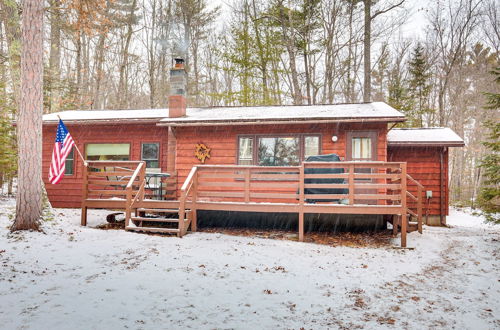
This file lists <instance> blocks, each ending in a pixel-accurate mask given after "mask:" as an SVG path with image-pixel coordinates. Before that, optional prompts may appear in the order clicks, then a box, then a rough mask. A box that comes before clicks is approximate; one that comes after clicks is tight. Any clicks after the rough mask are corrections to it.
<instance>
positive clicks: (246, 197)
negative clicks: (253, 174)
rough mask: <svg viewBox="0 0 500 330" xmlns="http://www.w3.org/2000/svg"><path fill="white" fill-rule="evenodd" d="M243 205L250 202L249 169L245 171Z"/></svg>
mask: <svg viewBox="0 0 500 330" xmlns="http://www.w3.org/2000/svg"><path fill="white" fill-rule="evenodd" d="M244 195H245V203H248V202H250V169H249V168H247V169H245V193H244Z"/></svg>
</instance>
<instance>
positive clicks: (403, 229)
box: [401, 214, 408, 247]
mask: <svg viewBox="0 0 500 330" xmlns="http://www.w3.org/2000/svg"><path fill="white" fill-rule="evenodd" d="M407 223H408V215H407V214H403V215H402V216H401V247H406V234H407Z"/></svg>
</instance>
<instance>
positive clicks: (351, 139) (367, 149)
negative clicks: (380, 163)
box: [346, 131, 377, 161]
mask: <svg viewBox="0 0 500 330" xmlns="http://www.w3.org/2000/svg"><path fill="white" fill-rule="evenodd" d="M346 158H347V160H360V161H369V160H377V132H376V131H348V132H347V143H346Z"/></svg>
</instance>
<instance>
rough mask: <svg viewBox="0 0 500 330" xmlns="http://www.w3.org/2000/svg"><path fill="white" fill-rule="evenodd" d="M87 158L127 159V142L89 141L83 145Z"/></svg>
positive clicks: (128, 153)
mask: <svg viewBox="0 0 500 330" xmlns="http://www.w3.org/2000/svg"><path fill="white" fill-rule="evenodd" d="M85 155H86V157H87V159H88V160H129V159H130V144H129V143H90V144H87V145H86V146H85Z"/></svg>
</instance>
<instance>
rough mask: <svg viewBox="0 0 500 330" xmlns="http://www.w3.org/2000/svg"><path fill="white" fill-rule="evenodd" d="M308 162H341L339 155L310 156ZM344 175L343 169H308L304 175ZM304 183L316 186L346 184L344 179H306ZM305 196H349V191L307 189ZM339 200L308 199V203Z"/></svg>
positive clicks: (336, 200)
mask: <svg viewBox="0 0 500 330" xmlns="http://www.w3.org/2000/svg"><path fill="white" fill-rule="evenodd" d="M306 162H340V157H339V156H338V155H337V154H328V155H317V156H309V157H307V159H306ZM332 173H344V169H343V168H306V169H304V174H332ZM304 183H315V184H332V183H345V180H344V179H304ZM304 193H305V194H315V195H319V194H339V195H340V194H348V193H349V189H344V188H306V189H304ZM338 201H339V200H338V199H311V198H309V199H307V200H306V202H307V203H315V202H338Z"/></svg>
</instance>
